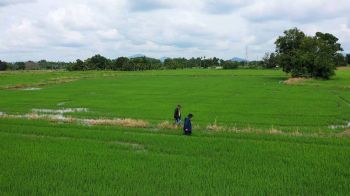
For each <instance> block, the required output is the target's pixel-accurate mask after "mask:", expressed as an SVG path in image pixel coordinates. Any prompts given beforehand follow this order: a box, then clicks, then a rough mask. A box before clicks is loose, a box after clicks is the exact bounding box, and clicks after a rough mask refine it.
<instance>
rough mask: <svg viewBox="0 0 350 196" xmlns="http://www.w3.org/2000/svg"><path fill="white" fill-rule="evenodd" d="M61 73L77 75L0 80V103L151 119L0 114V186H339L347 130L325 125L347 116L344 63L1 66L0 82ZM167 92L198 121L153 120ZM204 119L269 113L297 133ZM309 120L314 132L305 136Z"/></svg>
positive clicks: (140, 191) (248, 120) (250, 120)
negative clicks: (316, 66) (169, 124)
mask: <svg viewBox="0 0 350 196" xmlns="http://www.w3.org/2000/svg"><path fill="white" fill-rule="evenodd" d="M22 74H24V75H23V78H21V76H22ZM37 74H39V75H37ZM3 76H5V77H3ZM85 76H88V77H85ZM60 77H75V78H80V79H78V80H76V81H72V82H69V83H59V84H50V85H46V86H41V88H43V89H42V90H38V91H22V90H19V89H8V90H4V89H3V90H0V98H1V100H0V111H1V112H6V113H9V114H24V113H28V112H30V111H31V109H32V108H53V109H59V108H62V107H66V108H75V107H86V108H89V112H87V113H72V114H69V115H73V116H77V117H79V118H101V117H106V118H113V117H130V118H140V119H145V120H148V121H150V122H151V123H152V127H151V128H146V129H136V128H122V127H113V126H86V125H79V124H76V123H58V122H49V121H44V120H30V119H12V118H0V170H1V172H0V194H1V195H31V194H35V195H53V194H54V195H66V194H69V195H81V194H84V195H87V194H90V195H91V194H93V195H96V194H98V195H115V194H120V195H125V194H127V195H130V194H132V195H204V194H205V195H228V194H240V195H252V194H254V195H266V194H268V195H272V194H276V195H286V194H292V195H297V194H298V195H346V194H348V193H349V192H350V187H349V186H348V185H349V184H350V169H349V164H350V139H348V138H346V137H333V135H332V134H331V133H333V132H339V131H343V130H341V129H339V130H331V129H328V128H327V127H328V126H329V125H333V124H342V125H345V124H346V122H347V121H349V120H350V111H349V109H350V107H349V104H348V100H350V93H349V84H350V72H348V71H338V72H337V76H336V77H335V78H334V79H332V80H330V81H307V82H304V83H302V84H301V85H285V84H283V83H281V82H280V81H282V80H285V79H287V76H286V75H284V74H283V73H282V72H280V71H269V70H234V71H223V70H181V71H149V72H87V73H84V72H76V73H69V72H50V73H42V72H40V73H2V74H0V89H1V87H4V86H6V87H9V86H10V87H11V86H16V85H18V84H28V83H29V84H31V85H34V86H35V84H38V83H41V84H43V83H45V82H46V81H48V80H50V79H52V78H60ZM4 78H6V79H4ZM1 80H4V81H5V80H6V81H5V82H4V81H1ZM62 102H65V104H64V106H58V105H57V104H58V103H62ZM178 103H180V104H182V105H183V107H184V112H186V113H188V112H193V113H194V114H195V118H194V119H193V122H194V123H195V124H197V125H199V126H200V127H199V128H197V129H196V130H195V131H194V134H193V136H191V137H185V136H183V135H182V134H181V130H180V129H179V130H159V129H157V128H155V125H156V124H157V123H158V122H161V121H163V120H171V117H172V112H173V109H174V106H175V105H176V104H178ZM215 119H217V122H218V124H220V125H223V126H237V127H241V128H246V127H247V126H249V127H252V128H255V129H269V128H270V127H271V126H272V125H273V126H274V127H275V128H279V129H281V130H284V131H287V132H288V131H296V130H299V131H300V132H302V133H303V134H304V135H301V136H299V137H297V136H290V135H279V134H263V133H260V134H257V133H254V132H252V133H245V132H242V133H230V132H225V131H223V132H212V131H206V130H205V126H206V125H207V124H209V123H212V122H214V121H215ZM153 125H154V126H153ZM318 132H324V133H325V134H326V135H325V137H321V136H320V135H315V136H313V137H311V136H305V135H307V134H311V133H318ZM306 133H307V134H306ZM327 134H328V135H327Z"/></svg>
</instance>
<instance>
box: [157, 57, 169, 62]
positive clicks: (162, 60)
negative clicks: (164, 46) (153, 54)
mask: <svg viewBox="0 0 350 196" xmlns="http://www.w3.org/2000/svg"><path fill="white" fill-rule="evenodd" d="M165 59H170V57H165V56H164V57H162V58H160V59H159V60H160V61H161V62H162V63H163V62H164V61H165Z"/></svg>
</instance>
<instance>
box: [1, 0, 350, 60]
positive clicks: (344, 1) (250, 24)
mask: <svg viewBox="0 0 350 196" xmlns="http://www.w3.org/2000/svg"><path fill="white" fill-rule="evenodd" d="M294 27H297V28H299V29H301V30H302V31H304V32H305V33H306V34H309V35H313V34H315V33H316V32H317V31H321V32H327V33H332V34H333V35H335V36H336V37H338V38H339V42H340V43H341V44H342V46H343V48H344V52H345V53H350V2H349V0H337V1H329V0H175V1H174V0H0V60H5V61H9V62H15V61H27V60H34V61H38V60H41V59H46V60H52V61H75V60H76V59H83V60H84V59H86V58H88V57H91V56H93V55H95V54H101V55H103V56H106V57H108V58H111V59H114V58H117V57H119V56H132V55H135V54H144V55H147V56H150V57H155V58H161V57H186V58H189V57H203V56H205V57H207V58H209V57H213V56H216V57H219V58H223V59H230V58H233V57H242V58H246V56H248V59H249V60H256V59H261V58H262V57H263V56H264V54H265V53H266V52H273V51H274V50H275V46H274V41H275V40H276V38H277V37H278V36H280V35H283V31H284V30H287V29H290V28H294Z"/></svg>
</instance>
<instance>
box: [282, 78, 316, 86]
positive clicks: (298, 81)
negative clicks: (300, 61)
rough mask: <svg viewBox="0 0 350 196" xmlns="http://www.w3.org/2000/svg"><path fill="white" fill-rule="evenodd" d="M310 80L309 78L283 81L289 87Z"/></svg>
mask: <svg viewBox="0 0 350 196" xmlns="http://www.w3.org/2000/svg"><path fill="white" fill-rule="evenodd" d="M308 80H310V79H309V78H289V79H288V80H285V81H283V83H284V84H288V85H295V84H301V83H303V82H305V81H308Z"/></svg>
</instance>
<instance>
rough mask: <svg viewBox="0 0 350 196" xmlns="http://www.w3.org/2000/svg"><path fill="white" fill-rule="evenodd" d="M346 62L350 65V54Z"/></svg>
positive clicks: (347, 55)
mask: <svg viewBox="0 0 350 196" xmlns="http://www.w3.org/2000/svg"><path fill="white" fill-rule="evenodd" d="M346 63H347V64H348V65H350V54H346Z"/></svg>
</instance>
